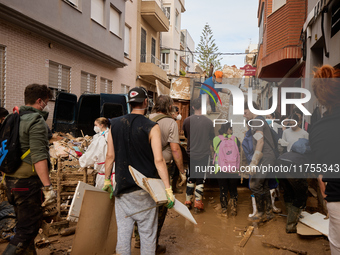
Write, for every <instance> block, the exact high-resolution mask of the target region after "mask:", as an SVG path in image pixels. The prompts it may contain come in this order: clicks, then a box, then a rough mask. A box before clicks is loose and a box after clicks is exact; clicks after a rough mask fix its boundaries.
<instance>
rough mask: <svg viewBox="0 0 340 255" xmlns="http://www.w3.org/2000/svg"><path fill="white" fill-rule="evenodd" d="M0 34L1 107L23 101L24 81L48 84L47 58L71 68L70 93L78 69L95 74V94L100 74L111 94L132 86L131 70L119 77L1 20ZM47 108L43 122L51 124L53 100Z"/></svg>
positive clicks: (77, 86)
mask: <svg viewBox="0 0 340 255" xmlns="http://www.w3.org/2000/svg"><path fill="white" fill-rule="evenodd" d="M0 34H1V36H0V44H1V45H4V46H6V48H7V59H6V87H5V107H6V108H7V109H8V110H9V111H11V109H12V108H13V107H14V106H16V105H17V106H20V105H23V104H24V89H25V87H26V86H27V85H28V84H31V83H40V84H48V70H49V68H48V60H52V61H54V62H57V63H60V64H63V65H66V66H69V67H71V91H70V92H71V93H74V94H76V95H77V96H78V97H79V96H80V77H81V71H85V72H88V73H91V74H94V75H96V76H97V91H96V92H97V93H100V78H101V77H103V78H106V79H109V80H112V81H113V91H114V93H120V90H121V84H122V83H123V84H126V85H131V86H134V85H135V84H134V83H133V81H134V79H135V75H133V74H132V73H131V74H130V76H129V77H127V76H124V75H120V76H119V75H118V74H117V70H118V69H117V70H116V69H115V68H113V67H111V66H109V65H107V64H103V63H101V62H100V61H99V60H94V59H92V58H90V57H88V56H86V55H85V54H83V53H80V52H77V51H75V50H73V49H70V48H68V47H66V46H64V45H61V44H59V43H55V42H53V41H51V40H49V39H48V38H45V37H43V36H41V35H38V34H35V33H32V32H30V31H28V30H25V29H22V28H20V27H18V26H15V25H13V24H10V23H8V22H5V21H3V20H0ZM98 40H100V38H98ZM49 43H51V46H52V47H51V48H50V47H49ZM119 70H122V69H119ZM124 71H128V70H124ZM117 76H119V77H118V78H117ZM130 83H133V84H130ZM49 107H50V109H51V113H50V116H49V118H48V121H47V123H48V124H49V125H50V126H51V124H52V118H53V109H54V103H53V102H50V103H49Z"/></svg>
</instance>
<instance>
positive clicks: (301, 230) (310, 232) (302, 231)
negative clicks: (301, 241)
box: [296, 222, 322, 236]
mask: <svg viewBox="0 0 340 255" xmlns="http://www.w3.org/2000/svg"><path fill="white" fill-rule="evenodd" d="M296 229H297V233H298V234H299V235H301V236H321V235H322V233H321V232H319V231H317V230H315V229H313V228H310V227H308V226H307V225H305V224H302V223H301V222H299V223H298V224H297V226H296Z"/></svg>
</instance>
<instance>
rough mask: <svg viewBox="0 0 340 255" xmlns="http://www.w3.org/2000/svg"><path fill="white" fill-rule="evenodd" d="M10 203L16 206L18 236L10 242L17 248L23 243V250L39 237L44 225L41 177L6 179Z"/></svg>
mask: <svg viewBox="0 0 340 255" xmlns="http://www.w3.org/2000/svg"><path fill="white" fill-rule="evenodd" d="M5 179H6V186H7V198H8V202H9V203H10V204H12V205H13V206H14V210H15V213H16V219H17V221H18V222H17V225H16V234H15V236H14V237H13V239H12V240H11V241H10V243H11V244H13V245H15V246H17V245H18V244H19V243H22V247H23V249H25V247H27V246H28V245H29V244H30V243H31V241H32V240H34V238H35V237H36V236H37V234H38V231H39V229H40V228H41V225H42V219H43V209H42V207H41V203H42V202H43V193H42V191H41V187H42V186H43V185H42V183H41V181H40V179H39V177H38V176H34V177H30V178H23V179H18V178H13V177H7V176H6V177H5Z"/></svg>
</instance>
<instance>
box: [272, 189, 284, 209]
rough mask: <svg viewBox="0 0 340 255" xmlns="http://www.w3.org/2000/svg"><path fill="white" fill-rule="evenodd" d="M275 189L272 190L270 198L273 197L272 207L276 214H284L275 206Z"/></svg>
mask: <svg viewBox="0 0 340 255" xmlns="http://www.w3.org/2000/svg"><path fill="white" fill-rule="evenodd" d="M274 193H275V189H271V190H270V197H271V199H272V206H273V212H274V213H281V212H282V210H281V208H277V207H276V206H275V196H274V195H275V194H274Z"/></svg>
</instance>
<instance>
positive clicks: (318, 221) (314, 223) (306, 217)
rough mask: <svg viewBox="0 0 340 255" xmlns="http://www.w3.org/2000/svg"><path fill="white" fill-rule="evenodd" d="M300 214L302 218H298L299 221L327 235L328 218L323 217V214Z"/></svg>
mask: <svg viewBox="0 0 340 255" xmlns="http://www.w3.org/2000/svg"><path fill="white" fill-rule="evenodd" d="M301 215H302V216H303V218H300V222H302V223H303V224H305V225H307V226H309V227H311V228H313V229H315V230H317V231H319V232H321V233H322V234H323V235H325V236H328V232H329V219H325V217H326V216H325V215H323V214H321V213H318V212H317V213H313V214H310V213H308V212H302V213H301Z"/></svg>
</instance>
